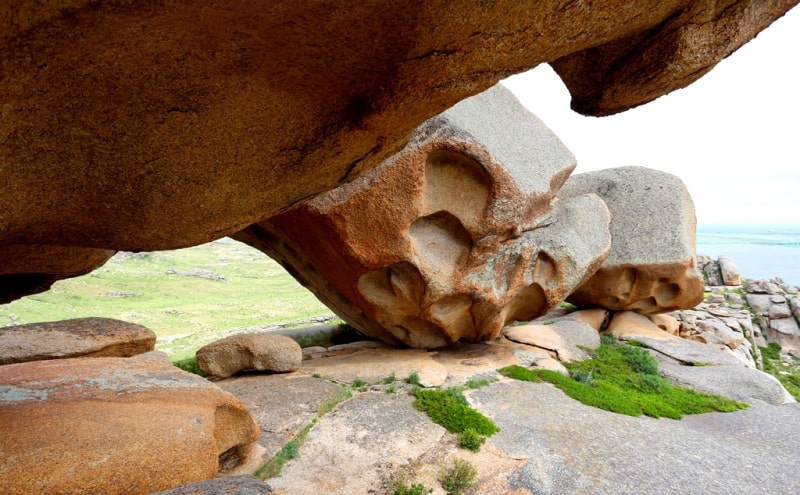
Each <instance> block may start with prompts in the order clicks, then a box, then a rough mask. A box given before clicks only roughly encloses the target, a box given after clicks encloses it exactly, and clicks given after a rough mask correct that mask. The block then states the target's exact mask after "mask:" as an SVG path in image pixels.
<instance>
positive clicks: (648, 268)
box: [559, 167, 705, 314]
mask: <svg viewBox="0 0 800 495" xmlns="http://www.w3.org/2000/svg"><path fill="white" fill-rule="evenodd" d="M589 193H594V194H597V195H598V196H600V197H601V198H603V201H605V202H606V204H607V205H608V209H609V210H610V211H611V254H610V255H609V256H608V259H606V260H605V262H604V263H603V265H602V266H601V267H600V269H599V270H598V271H597V273H595V274H594V275H593V276H592V277H591V278H590V279H589V280H588V281H587V282H586V283H585V284H583V285H582V286H581V287H580V288H578V290H576V291H575V292H574V293H573V294H572V295H570V296H569V298H568V299H567V300H568V301H570V302H573V303H575V304H577V305H579V306H599V307H603V308H606V309H610V310H614V311H623V310H632V311H637V312H639V313H644V314H649V313H660V312H666V311H674V310H676V309H691V308H693V307H695V306H696V305H697V304H698V303H700V302H701V301H702V300H703V288H704V285H705V282H704V280H703V276H702V274H701V273H700V271H699V270H698V269H697V256H696V254H695V238H696V226H697V221H696V218H695V212H694V202H693V201H692V198H691V196H690V195H689V191H687V190H686V186H685V185H684V184H683V182H682V181H681V180H680V179H679V178H678V177H676V176H674V175H672V174H668V173H665V172H661V171H659V170H652V169H648V168H644V167H620V168H613V169H607V170H600V171H597V172H587V173H583V174H576V175H574V176H572V177H570V178H569V180H568V181H567V183H566V184H565V185H564V187H563V188H562V189H561V191H560V192H559V197H561V198H570V197H573V196H582V195H585V194H589Z"/></svg>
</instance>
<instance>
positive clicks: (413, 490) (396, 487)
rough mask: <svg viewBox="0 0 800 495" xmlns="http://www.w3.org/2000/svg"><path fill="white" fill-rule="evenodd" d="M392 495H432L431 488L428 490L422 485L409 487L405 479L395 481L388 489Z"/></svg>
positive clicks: (416, 484)
mask: <svg viewBox="0 0 800 495" xmlns="http://www.w3.org/2000/svg"><path fill="white" fill-rule="evenodd" d="M389 490H391V493H392V495H428V494H429V493H433V488H428V487H427V486H425V485H423V484H422V483H415V484H413V485H409V484H408V483H407V482H406V480H405V479H400V480H398V481H395V482H394V483H392V484H391V486H390V487H389Z"/></svg>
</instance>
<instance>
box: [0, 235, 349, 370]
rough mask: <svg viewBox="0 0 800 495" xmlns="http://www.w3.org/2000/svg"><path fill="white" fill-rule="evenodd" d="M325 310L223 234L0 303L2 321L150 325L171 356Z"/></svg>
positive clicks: (119, 261) (114, 262) (123, 256)
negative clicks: (87, 319)
mask: <svg viewBox="0 0 800 495" xmlns="http://www.w3.org/2000/svg"><path fill="white" fill-rule="evenodd" d="M331 314H332V313H331V310H330V309H328V308H327V307H325V305H323V304H322V303H321V302H319V301H318V300H317V299H316V298H315V297H314V295H313V294H311V292H309V291H308V290H306V289H305V288H304V287H302V286H301V285H300V284H298V283H297V281H295V280H294V278H292V277H291V276H290V275H289V274H288V273H286V271H285V270H284V269H283V268H282V267H281V266H280V265H278V264H277V263H276V262H275V261H273V260H272V259H270V258H269V257H267V256H266V255H264V254H263V253H261V252H260V251H258V250H256V249H253V248H251V247H250V246H247V245H244V244H241V243H239V242H235V241H231V240H227V239H225V240H221V241H216V242H213V243H209V244H204V245H201V246H196V247H193V248H188V249H179V250H175V251H160V252H153V253H138V254H132V253H119V254H117V255H116V256H114V257H113V258H112V259H111V260H109V262H108V263H106V264H105V265H104V266H102V267H101V268H99V269H97V270H95V271H94V272H92V273H90V274H88V275H84V276H82V277H76V278H72V279H68V280H62V281H59V282H56V283H55V284H54V285H53V288H52V289H51V290H50V291H48V292H45V293H42V294H35V295H32V296H28V297H24V298H22V299H19V300H17V301H14V302H12V303H10V304H6V305H3V306H0V326H8V325H14V324H23V323H34V322H42V321H55V320H63V319H70V318H81V317H88V316H101V317H107V318H117V319H120V320H125V321H130V322H134V323H139V324H141V325H144V326H146V327H148V328H150V329H151V330H153V331H154V332H155V333H156V334H157V335H158V337H159V341H158V344H157V348H158V349H160V350H164V351H166V352H168V353H170V354H171V355H173V357H174V358H176V357H180V355H183V354H189V353H192V352H194V350H195V349H197V348H198V347H199V346H201V345H203V344H205V343H207V342H211V341H212V340H215V339H217V338H219V337H221V336H224V335H228V334H231V333H235V332H239V331H245V330H248V329H254V327H264V326H268V325H276V324H287V323H289V324H290V325H289V326H292V325H291V323H292V322H295V323H297V322H300V323H299V325H303V323H302V320H304V319H308V318H312V317H317V316H321V315H331ZM335 321H339V320H335ZM309 325H310V324H309V323H305V325H304V326H309ZM295 326H297V325H295Z"/></svg>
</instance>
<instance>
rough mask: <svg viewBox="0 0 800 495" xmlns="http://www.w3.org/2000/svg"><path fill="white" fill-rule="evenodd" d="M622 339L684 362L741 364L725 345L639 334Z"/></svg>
mask: <svg viewBox="0 0 800 495" xmlns="http://www.w3.org/2000/svg"><path fill="white" fill-rule="evenodd" d="M623 340H636V341H637V342H640V343H642V344H644V345H645V346H646V347H649V348H650V349H653V350H655V351H658V352H660V353H661V354H664V355H666V356H669V357H671V358H673V359H676V360H678V361H680V362H682V363H686V364H693V365H698V364H702V365H721V364H730V365H740V366H741V365H742V362H741V361H740V360H739V358H737V357H736V355H735V354H734V353H733V352H732V351H731V350H730V349H729V348H728V347H726V346H725V345H714V344H703V343H700V342H695V341H693V340H687V339H681V338H672V339H654V338H652V337H646V336H641V335H639V336H633V337H631V338H630V339H627V338H624V339H623Z"/></svg>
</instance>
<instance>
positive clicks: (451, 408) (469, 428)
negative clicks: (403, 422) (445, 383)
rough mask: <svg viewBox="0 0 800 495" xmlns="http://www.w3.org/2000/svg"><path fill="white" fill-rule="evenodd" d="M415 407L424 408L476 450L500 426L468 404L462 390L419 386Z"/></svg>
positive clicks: (435, 419)
mask: <svg viewBox="0 0 800 495" xmlns="http://www.w3.org/2000/svg"><path fill="white" fill-rule="evenodd" d="M414 394H415V395H416V399H415V400H414V407H415V408H417V409H418V410H420V411H423V412H424V413H425V414H427V415H428V417H429V418H430V419H431V421H433V422H434V423H436V424H438V425H440V426H443V427H444V428H445V429H446V430H447V431H449V432H450V433H454V434H456V435H458V437H459V444H460V445H461V446H462V447H464V448H466V449H469V450H472V451H473V452H477V451H478V450H480V446H481V445H482V444H483V442H485V441H486V437H490V436H492V435H494V434H495V433H497V432H498V431H500V428H499V427H498V426H497V425H496V424H495V423H494V422H493V421H492V420H491V419H489V418H487V417H486V416H484V415H483V414H481V413H480V412H478V411H477V410H475V409H473V408H472V407H470V406H469V403H468V402H467V399H466V397H464V394H463V393H462V391H461V390H460V389H457V388H450V389H446V390H441V389H430V390H424V389H417V390H415V392H414Z"/></svg>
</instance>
